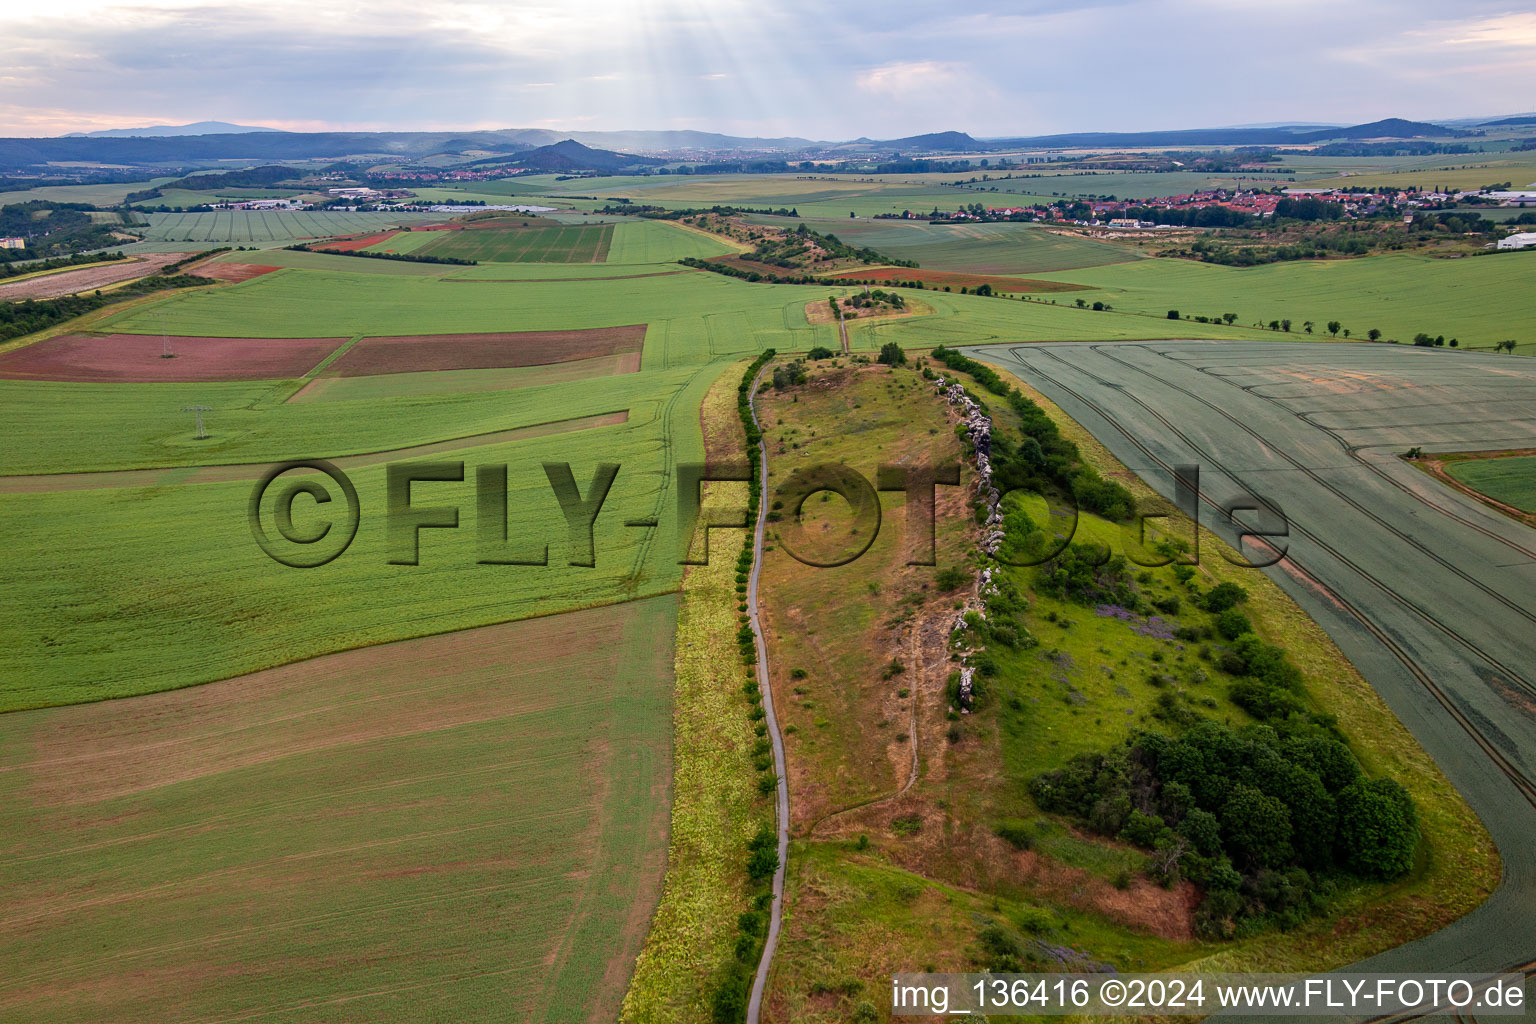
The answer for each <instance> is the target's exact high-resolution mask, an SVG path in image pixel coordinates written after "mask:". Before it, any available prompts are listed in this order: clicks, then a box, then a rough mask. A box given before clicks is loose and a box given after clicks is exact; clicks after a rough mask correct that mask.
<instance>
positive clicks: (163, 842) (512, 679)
mask: <svg viewBox="0 0 1536 1024" xmlns="http://www.w3.org/2000/svg"><path fill="white" fill-rule="evenodd" d="M675 618H676V602H675V600H674V599H673V598H671V597H665V598H658V599H654V600H651V601H645V602H632V603H629V604H625V605H622V606H618V607H615V608H611V609H600V610H595V611H589V612H579V613H575V614H573V615H568V616H557V617H553V618H548V619H541V620H535V621H530V622H525V623H517V624H514V625H512V626H510V627H492V629H491V630H487V631H479V632H476V633H466V634H459V635H457V636H453V637H444V638H434V639H433V640H429V641H424V642H411V643H407V644H403V645H400V646H398V647H394V648H390V649H388V650H380V651H370V652H358V653H356V654H351V655H342V656H338V657H336V658H331V659H326V660H322V661H318V662H313V663H310V664H309V665H306V666H303V667H302V668H296V669H292V670H280V671H279V672H277V673H273V674H270V675H266V676H260V677H253V678H250V679H245V680H240V681H235V682H231V683H228V684H218V685H215V686H213V687H208V688H201V689H198V690H192V691H185V692H182V693H173V694H159V695H155V696H151V697H145V698H138V699H135V700H129V701H121V702H114V703H113V704H111V705H110V706H106V705H104V706H97V707H75V708H61V709H55V710H48V711H38V712H26V713H21V714H12V715H5V716H0V767H3V768H4V770H3V771H0V793H3V794H4V800H3V801H0V837H3V839H0V850H3V853H4V861H5V863H4V866H3V868H0V878H3V881H4V885H3V887H0V906H3V908H4V913H3V915H0V916H3V918H4V922H5V923H4V925H3V926H0V956H3V958H4V961H5V963H6V970H5V972H4V973H3V978H0V1017H4V1018H5V1019H7V1020H23V1019H24V1020H29V1021H36V1022H44V1021H78V1020H86V1019H90V1020H113V1021H119V1022H124V1024H128V1022H134V1021H154V1022H163V1021H167V1020H228V1019H243V1018H245V1017H246V1016H259V1017H266V1016H268V1015H271V1016H272V1017H274V1018H276V1019H281V1020H284V1021H290V1022H310V1021H315V1022H318V1021H326V1022H336V1024H339V1022H353V1021H356V1022H361V1021H374V1020H381V1019H387V1020H391V1021H402V1022H406V1021H422V1022H425V1021H436V1020H442V1019H444V1017H445V1015H446V1016H448V1017H450V1018H452V1019H460V1020H463V1019H471V1018H477V1019H478V1018H487V1017H494V1018H496V1019H502V1020H520V1021H524V1020H527V1021H546V1022H551V1024H554V1022H562V1024H563V1022H570V1021H577V1020H587V1019H603V1018H606V1019H609V1020H611V1019H613V1016H614V1015H615V1013H616V1011H617V1008H618V1001H619V998H620V996H621V995H622V993H623V988H624V984H625V981H626V980H627V977H628V973H629V969H630V965H631V963H632V962H633V957H634V955H635V952H636V951H637V949H638V947H639V944H640V940H641V938H642V936H643V934H644V924H645V919H646V916H647V915H648V913H649V909H650V907H651V906H652V905H653V901H654V900H655V899H656V895H657V893H658V891H659V888H660V879H661V858H662V853H663V849H664V840H665V829H664V822H665V817H664V815H665V810H666V801H665V794H666V792H667V780H668V771H667V770H668V760H669V759H668V756H667V755H668V747H667V744H666V742H665V740H664V737H665V736H666V734H667V732H668V728H669V716H670V711H671V693H670V683H671V671H670V670H671V664H672V649H671V640H672V636H673V629H674V625H675ZM530 646H532V647H535V648H537V649H539V650H540V651H541V652H542V654H541V656H540V657H539V658H536V659H530V658H528V657H527V656H526V651H527V650H528V649H529V647H530Z"/></svg>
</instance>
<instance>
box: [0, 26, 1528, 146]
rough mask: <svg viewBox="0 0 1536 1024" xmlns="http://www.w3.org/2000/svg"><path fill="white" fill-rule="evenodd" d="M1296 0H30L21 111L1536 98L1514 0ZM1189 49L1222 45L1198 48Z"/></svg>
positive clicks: (919, 123) (279, 120) (316, 118)
mask: <svg viewBox="0 0 1536 1024" xmlns="http://www.w3.org/2000/svg"><path fill="white" fill-rule="evenodd" d="M1295 3H1296V4H1301V5H1303V6H1304V7H1305V8H1306V10H1307V11H1308V12H1312V11H1316V10H1322V11H1325V12H1326V22H1327V23H1326V31H1321V30H1320V29H1319V28H1318V22H1317V20H1316V18H1314V17H1311V16H1310V15H1309V16H1302V17H1293V18H1278V17H1276V16H1275V15H1274V13H1273V11H1271V10H1269V9H1267V8H1264V7H1262V6H1259V5H1253V4H1251V3H1242V2H1239V0H970V2H969V3H967V4H966V5H965V7H964V8H963V9H951V8H946V7H943V6H940V5H926V4H922V5H920V4H912V5H901V7H900V9H899V11H898V12H897V13H895V14H893V10H892V8H891V6H890V4H889V3H888V2H887V0H878V2H877V0H843V2H841V3H839V4H837V5H830V6H829V5H827V4H825V3H822V2H820V0H779V2H777V3H773V4H764V3H761V2H760V0H518V2H516V3H506V2H501V0H438V2H437V3H434V4H431V5H428V6H427V7H425V8H422V7H420V5H417V4H414V3H409V2H407V0H371V2H370V4H369V5H368V7H367V8H366V15H365V16H359V10H360V9H359V8H358V7H357V6H356V5H355V4H350V3H344V4H331V5H325V4H318V5H317V4H314V3H313V2H311V0H217V2H215V0H156V2H154V3H153V4H151V3H149V2H148V0H49V2H48V3H46V4H43V3H37V4H25V3H22V2H20V0H13V2H11V3H3V2H0V69H3V70H0V92H3V100H0V134H7V133H12V134H48V133H56V132H62V131H70V130H80V129H92V128H99V127H107V126H125V127H126V126H134V125H145V124H157V123H177V122H186V121H197V120H223V121H236V122H240V123H244V124H269V125H274V126H286V125H293V124H300V123H304V124H311V123H312V124H316V125H320V124H324V125H326V126H329V127H337V128H354V127H355V128H363V127H365V126H369V127H371V126H380V125H382V126H388V127H393V128H402V129H409V128H466V127H468V126H470V125H499V126H504V127H521V126H527V125H532V124H536V123H551V124H556V125H560V124H569V125H576V124H580V125H582V126H584V127H593V128H639V127H669V126H678V125H685V124H686V125H688V126H690V127H700V128H706V129H714V130H720V131H730V132H733V133H743V134H762V135H767V136H779V135H799V136H804V137H811V138H820V139H840V138H852V137H855V136H858V135H868V136H871V137H877V138H894V137H898V136H904V135H912V134H918V133H921V132H927V131H939V130H946V129H958V130H966V131H970V132H972V133H973V134H979V135H994V136H995V135H1020V134H1034V133H1044V132H1050V131H1068V130H1114V129H1133V128H1178V127H1197V126H1200V125H1209V124H1233V123H1245V122H1254V121H1271V120H1281V119H1292V118H1294V119H1299V120H1307V119H1316V120H1326V121H1347V120H1360V121H1365V120H1372V119H1374V118H1376V117H1382V116H1394V115H1395V116H1403V117H1414V118H1429V119H1433V118H1435V117H1447V116H1453V115H1456V114H1464V113H1469V112H1470V113H1484V112H1486V113H1496V112H1498V111H1497V109H1492V110H1490V109H1487V108H1489V107H1490V106H1493V107H1495V108H1496V107H1497V106H1499V105H1500V104H1501V102H1508V103H1512V104H1518V103H1522V102H1528V99H1526V97H1527V96H1528V94H1529V81H1530V72H1531V66H1532V48H1533V47H1536V14H1533V13H1531V12H1530V11H1522V10H1519V9H1518V8H1515V7H1512V6H1511V5H1510V3H1509V0H1461V2H1460V3H1458V4H1457V5H1456V6H1455V8H1454V9H1448V8H1446V7H1445V5H1444V4H1443V3H1442V2H1439V0H1355V2H1353V3H1351V4H1348V5H1338V4H1334V3H1330V4H1328V6H1327V7H1323V6H1322V4H1323V0H1295ZM1293 6H1294V4H1293ZM1447 13H1449V14H1452V15H1454V17H1446V15H1447ZM1184 54H1190V55H1198V63H1197V64H1196V65H1191V66H1190V67H1188V68H1185V67H1180V66H1177V61H1178V60H1179V59H1180V55H1184ZM1169 61H1173V62H1174V64H1172V65H1170V64H1169V63H1168V62H1169ZM1149 67H1150V70H1149ZM722 69H728V70H722ZM616 83H618V84H619V85H620V87H619V88H615V84H616ZM1489 97H1512V99H1510V100H1507V101H1497V102H1492V103H1490V100H1489Z"/></svg>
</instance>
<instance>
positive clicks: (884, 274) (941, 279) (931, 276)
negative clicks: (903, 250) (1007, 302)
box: [831, 267, 1084, 292]
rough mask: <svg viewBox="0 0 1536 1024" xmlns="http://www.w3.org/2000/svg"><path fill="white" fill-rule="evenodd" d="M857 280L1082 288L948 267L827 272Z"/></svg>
mask: <svg viewBox="0 0 1536 1024" xmlns="http://www.w3.org/2000/svg"><path fill="white" fill-rule="evenodd" d="M831 276H832V277H836V278H851V279H853V280H858V281H921V282H923V284H925V285H927V286H928V287H930V288H943V287H945V286H946V285H947V286H948V287H949V288H950V289H951V290H953V291H959V290H960V289H961V288H978V287H980V286H981V285H984V284H989V285H991V286H992V290H993V291H998V292H1075V291H1082V290H1084V286H1083V285H1077V284H1069V283H1067V282H1066V281H1042V280H1040V279H1038V278H1032V277H1002V276H998V275H995V274H967V273H963V272H959V271H949V270H922V269H913V268H911V267H870V268H860V269H856V270H843V271H839V272H838V273H836V274H833V275H831Z"/></svg>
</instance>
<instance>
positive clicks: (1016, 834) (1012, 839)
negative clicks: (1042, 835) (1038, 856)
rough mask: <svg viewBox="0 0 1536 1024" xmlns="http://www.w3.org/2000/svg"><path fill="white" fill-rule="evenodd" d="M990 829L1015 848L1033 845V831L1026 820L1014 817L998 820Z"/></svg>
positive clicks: (1030, 847) (1020, 848)
mask: <svg viewBox="0 0 1536 1024" xmlns="http://www.w3.org/2000/svg"><path fill="white" fill-rule="evenodd" d="M992 831H993V832H995V833H996V834H997V836H998V838H1000V839H1003V840H1005V841H1006V842H1008V844H1009V845H1011V846H1012V847H1013V848H1014V849H1015V850H1028V849H1032V848H1033V847H1034V845H1035V833H1034V831H1033V830H1032V829H1031V828H1030V827H1029V824H1028V823H1027V822H1023V821H1018V820H1014V819H1009V820H1006V821H1000V822H998V823H997V824H996V825H994V826H993V828H992Z"/></svg>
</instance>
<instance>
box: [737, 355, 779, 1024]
mask: <svg viewBox="0 0 1536 1024" xmlns="http://www.w3.org/2000/svg"><path fill="white" fill-rule="evenodd" d="M764 369H766V367H764ZM762 377H763V371H762V370H759V371H758V373H757V377H756V379H754V380H753V381H752V390H751V392H750V393H749V394H748V395H747V408H748V409H750V410H751V412H752V422H753V424H754V425H756V426H757V428H758V429H759V430H761V429H762V424H760V423H758V422H757V386H758V383H759V381H761V380H762ZM757 451H758V456H759V458H758V468H759V472H760V474H761V476H760V477H759V481H758V485H759V494H758V502H757V526H756V530H755V532H754V533H753V535H752V574H751V576H750V577H749V578H748V581H747V614H748V615H749V616H750V617H751V620H752V632H753V633H754V634H755V635H756V638H757V681H758V685H759V687H760V688H761V690H762V694H763V710H764V711H766V712H767V713H768V715H767V718H766V721H767V723H768V736H769V738H770V739H771V740H772V741H773V769H774V771H775V772H777V773H778V777H779V785H778V791H777V792H778V798H777V802H776V805H775V814H776V817H777V818H778V828H779V868H778V870H777V871H775V872H774V873H773V908H772V910H771V911H770V913H769V916H768V938H767V941H765V942H764V943H763V958H762V960H761V961H759V962H758V965H757V977H756V978H755V979H753V981H752V998H751V1000H750V1001H749V1002H748V1003H747V1024H758V1021H759V1019H760V1018H761V1016H762V1012H763V990H764V989H765V988H767V986H768V971H769V968H771V967H772V966H773V952H774V950H775V949H776V948H778V945H779V928H780V927H781V926H782V925H783V923H784V867H785V865H786V864H787V863H788V861H789V780H788V779H787V777H786V776H787V773H786V771H785V767H784V737H783V735H782V734H781V733H780V732H779V720H778V716H776V715H775V714H774V712H773V687H772V685H770V683H769V678H768V643H767V641H766V640H765V639H764V637H763V625H762V620H761V619H760V618H759V617H758V614H757V578H758V576H759V575H760V574H761V573H762V571H763V532H764V530H765V529H766V527H767V525H768V518H767V516H765V515H764V514H763V509H764V508H766V507H767V504H768V441H767V438H762V439H760V440H759V441H758V442H757Z"/></svg>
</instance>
